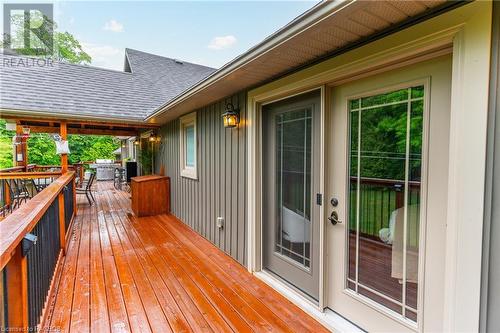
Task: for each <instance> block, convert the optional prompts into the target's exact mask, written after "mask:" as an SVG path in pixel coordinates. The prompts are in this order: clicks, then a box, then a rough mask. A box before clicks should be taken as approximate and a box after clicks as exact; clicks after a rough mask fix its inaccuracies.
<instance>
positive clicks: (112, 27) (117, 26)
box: [102, 20, 123, 32]
mask: <svg viewBox="0 0 500 333" xmlns="http://www.w3.org/2000/svg"><path fill="white" fill-rule="evenodd" d="M102 28H103V29H104V30H108V31H113V32H123V24H121V23H120V22H118V21H116V20H109V21H108V22H106V23H104V27H102Z"/></svg>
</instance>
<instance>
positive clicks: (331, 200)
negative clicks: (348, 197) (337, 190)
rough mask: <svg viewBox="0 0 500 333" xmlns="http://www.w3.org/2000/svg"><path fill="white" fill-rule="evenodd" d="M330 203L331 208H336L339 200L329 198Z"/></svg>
mask: <svg viewBox="0 0 500 333" xmlns="http://www.w3.org/2000/svg"><path fill="white" fill-rule="evenodd" d="M330 203H331V204H332V206H333V207H337V206H338V204H339V200H338V199H337V198H331V199H330Z"/></svg>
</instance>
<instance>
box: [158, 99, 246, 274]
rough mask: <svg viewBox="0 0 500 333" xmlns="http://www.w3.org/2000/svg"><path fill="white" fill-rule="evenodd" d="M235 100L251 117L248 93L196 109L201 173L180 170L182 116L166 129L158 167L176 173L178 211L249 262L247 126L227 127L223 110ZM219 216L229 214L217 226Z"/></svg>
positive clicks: (174, 191) (243, 113) (174, 201)
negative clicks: (188, 175) (194, 176)
mask: <svg viewBox="0 0 500 333" xmlns="http://www.w3.org/2000/svg"><path fill="white" fill-rule="evenodd" d="M228 102H231V103H233V105H234V106H235V108H239V109H240V117H241V122H240V123H241V124H244V123H245V119H246V110H245V106H246V93H244V92H242V93H239V94H237V95H234V96H231V97H228V98H226V99H224V100H221V101H219V102H217V103H214V104H212V105H209V106H206V107H204V108H201V109H199V110H196V132H197V178H198V179H196V180H195V179H190V178H185V177H182V176H181V175H180V152H179V150H180V122H179V119H176V120H173V121H171V122H169V123H167V124H166V125H164V126H163V127H162V128H161V129H160V132H159V134H160V136H161V142H160V144H159V146H158V147H157V153H156V154H155V171H156V172H159V171H160V169H161V167H162V166H163V167H164V168H165V175H167V176H169V177H170V179H171V207H172V213H173V214H174V215H175V216H177V217H178V218H179V219H181V220H182V221H183V222H184V223H186V224H187V225H189V226H190V227H191V228H193V229H194V230H195V231H197V232H198V233H199V234H201V235H202V236H203V237H205V238H206V239H208V240H209V241H211V242H212V243H213V244H215V245H216V246H217V247H219V248H220V249H221V250H223V251H224V252H226V253H227V254H229V255H230V256H231V257H233V258H234V259H236V260H237V261H238V262H240V263H241V264H242V265H246V262H247V258H246V238H247V230H246V229H247V221H246V207H245V204H246V170H247V167H246V165H247V161H246V156H247V152H246V146H247V145H246V129H245V126H243V125H242V126H239V127H238V128H233V129H226V128H224V127H223V123H222V114H223V113H224V109H225V104H226V103H228ZM217 217H223V218H224V219H225V223H224V227H223V228H222V229H218V228H217V227H216V220H217Z"/></svg>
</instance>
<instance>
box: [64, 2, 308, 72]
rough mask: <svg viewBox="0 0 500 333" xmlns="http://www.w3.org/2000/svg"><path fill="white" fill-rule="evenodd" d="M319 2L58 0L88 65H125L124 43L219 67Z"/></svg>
mask: <svg viewBox="0 0 500 333" xmlns="http://www.w3.org/2000/svg"><path fill="white" fill-rule="evenodd" d="M316 3H317V1H312V0H310V1H276V2H270V1H247V2H244V1H225V2H215V1H182V2H181V1H176V2H174V1H164V2H160V1H148V2H143V1H127V2H117V1H113V2H75V1H64V2H57V3H56V4H55V9H54V18H55V21H56V23H57V24H58V30H60V31H68V32H70V33H71V34H73V35H74V36H75V37H76V38H77V39H78V40H79V41H80V42H81V44H82V46H83V48H84V50H85V51H86V52H87V53H89V54H90V55H91V57H92V59H93V60H92V65H93V66H98V67H104V68H109V69H116V70H123V62H124V51H125V48H126V47H127V48H132V49H136V50H140V51H144V52H149V53H153V54H157V55H162V56H165V57H169V58H175V59H180V60H184V61H187V62H194V63H199V64H202V65H206V66H210V67H215V68H219V67H221V66H222V65H223V64H225V63H227V62H228V61H230V60H232V59H233V58H235V57H236V56H238V55H239V54H241V53H243V52H245V51H246V50H248V49H249V48H251V47H252V46H254V45H256V44H257V43H259V42H260V41H262V40H263V39H264V38H266V37H267V36H269V35H270V34H272V33H273V32H275V31H276V30H278V29H279V28H281V27H283V26H284V25H286V24H287V23H288V22H290V21H291V20H293V19H294V18H295V17H297V16H298V15H300V14H301V13H303V12H304V11H306V10H308V9H309V8H311V7H313V6H314V5H315V4H316Z"/></svg>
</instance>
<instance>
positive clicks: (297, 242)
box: [275, 109, 312, 268]
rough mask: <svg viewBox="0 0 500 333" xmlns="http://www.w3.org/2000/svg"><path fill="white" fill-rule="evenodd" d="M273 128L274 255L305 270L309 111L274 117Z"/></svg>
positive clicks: (308, 253)
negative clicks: (274, 166)
mask: <svg viewBox="0 0 500 333" xmlns="http://www.w3.org/2000/svg"><path fill="white" fill-rule="evenodd" d="M275 126H276V128H275V133H276V156H275V160H276V177H275V179H276V189H277V191H276V198H275V204H276V210H275V211H276V214H277V216H276V229H275V230H276V237H275V252H276V253H278V254H280V255H283V256H285V257H287V258H289V259H291V260H293V261H294V262H295V263H297V264H299V265H301V266H304V267H306V268H308V267H310V265H311V261H310V260H311V249H310V246H311V199H310V198H311V146H312V145H311V137H312V135H311V126H312V116H311V110H310V109H299V110H294V111H289V112H285V113H280V114H277V115H276V116H275Z"/></svg>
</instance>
